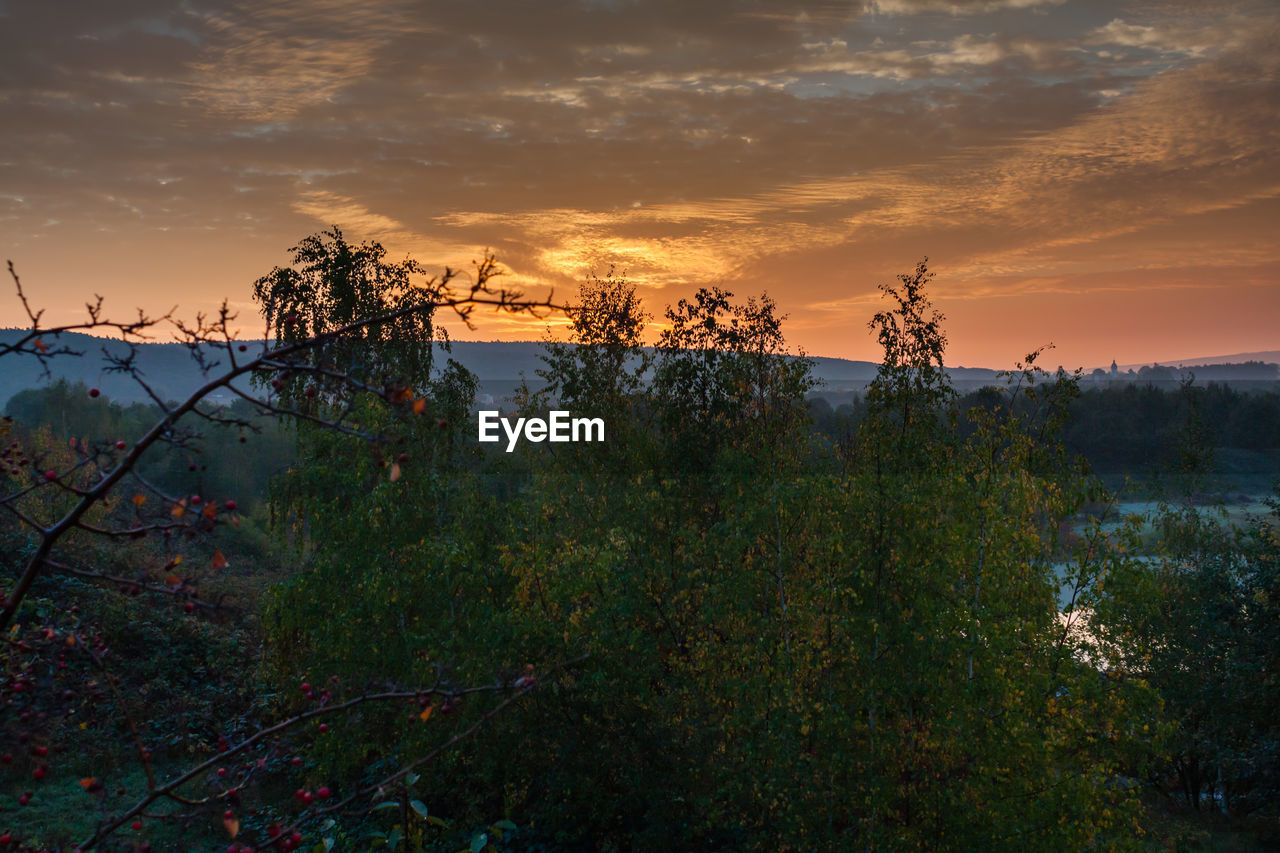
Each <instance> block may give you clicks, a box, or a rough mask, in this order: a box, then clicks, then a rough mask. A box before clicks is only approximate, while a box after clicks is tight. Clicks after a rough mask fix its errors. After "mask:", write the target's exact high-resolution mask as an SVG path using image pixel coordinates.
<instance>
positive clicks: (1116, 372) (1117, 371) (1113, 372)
mask: <svg viewBox="0 0 1280 853" xmlns="http://www.w3.org/2000/svg"><path fill="white" fill-rule="evenodd" d="M1119 375H1120V368H1118V367H1116V360H1115V359H1114V358H1113V359H1111V378H1112V379H1115V378H1116V377H1117V376H1119Z"/></svg>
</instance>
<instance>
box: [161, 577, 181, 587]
mask: <svg viewBox="0 0 1280 853" xmlns="http://www.w3.org/2000/svg"><path fill="white" fill-rule="evenodd" d="M164 582H165V583H167V584H169V585H170V586H182V579H181V578H180V577H178V576H177V575H169V577H167V578H165V579H164Z"/></svg>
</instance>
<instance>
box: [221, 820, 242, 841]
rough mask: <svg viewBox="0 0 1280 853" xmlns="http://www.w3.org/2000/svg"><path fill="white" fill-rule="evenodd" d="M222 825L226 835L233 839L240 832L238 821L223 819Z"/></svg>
mask: <svg viewBox="0 0 1280 853" xmlns="http://www.w3.org/2000/svg"><path fill="white" fill-rule="evenodd" d="M222 825H223V826H225V827H226V828H227V834H228V835H230V836H231V837H232V838H235V837H236V835H237V834H238V833H239V832H240V821H238V820H236V819H235V818H233V817H224V818H223V819H222Z"/></svg>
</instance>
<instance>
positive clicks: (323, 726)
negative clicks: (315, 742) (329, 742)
mask: <svg viewBox="0 0 1280 853" xmlns="http://www.w3.org/2000/svg"><path fill="white" fill-rule="evenodd" d="M327 731H329V724H328V723H321V724H320V734H324V733H325V732H327Z"/></svg>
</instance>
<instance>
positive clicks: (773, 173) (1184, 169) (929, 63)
mask: <svg viewBox="0 0 1280 853" xmlns="http://www.w3.org/2000/svg"><path fill="white" fill-rule="evenodd" d="M1277 44H1280V7H1277V6H1276V4H1274V3H1269V2H1225V3H1215V4H1203V3H1190V2H1184V3H1165V2H1113V0H1107V2H1102V0H1097V2H1075V0H1065V2H1061V1H1060V0H880V2H870V3H859V2H848V0H845V2H839V3H836V2H795V0H757V2H742V0H734V2H727V1H726V0H699V1H698V2H696V3H694V2H688V0H541V2H536V3H535V2H530V0H494V2H488V3H485V2H474V3H438V2H435V3H427V2H409V0H375V2H370V3H366V4H363V5H362V8H361V11H360V13H358V14H357V13H355V12H353V11H352V6H351V4H349V3H347V2H339V0H312V2H301V0H284V2H275V3H263V2H235V0H209V2H200V0H191V2H184V3H175V2H160V0H131V2H129V3H120V4H117V3H110V4H106V3H101V2H97V0H81V2H67V3H58V4H50V3H39V2H3V0H0V111H2V112H0V116H2V117H3V122H4V127H5V132H4V134H3V135H0V226H2V227H0V253H2V254H3V257H4V258H7V259H12V260H13V261H14V262H15V264H16V265H17V267H18V270H19V272H20V273H21V274H22V276H23V279H24V282H25V283H26V285H27V287H28V289H29V291H30V293H31V295H32V296H33V298H34V300H35V301H36V302H38V303H39V304H41V305H43V306H44V307H46V308H47V310H48V314H47V317H48V319H49V320H51V321H59V322H60V321H71V320H74V319H77V318H79V317H80V316H81V314H82V310H81V306H82V304H83V303H84V301H85V300H86V299H89V298H90V297H91V296H92V295H93V294H94V293H102V294H103V295H105V296H106V297H107V298H108V306H111V307H114V308H115V309H117V311H118V312H119V313H120V314H122V315H123V314H130V313H132V312H133V310H134V308H135V306H143V307H145V308H147V309H148V310H151V311H164V310H167V309H168V308H170V307H172V306H173V305H178V306H179V312H180V313H182V314H184V315H186V316H191V315H194V313H195V312H196V311H199V310H206V311H207V310H211V309H213V308H215V307H216V305H217V303H218V302H219V301H220V300H221V299H222V298H223V297H226V298H229V299H230V300H231V301H232V302H233V303H235V304H237V305H238V306H239V307H240V308H241V309H242V311H243V312H244V316H245V317H246V318H250V317H252V316H253V315H254V308H253V305H252V304H251V303H250V302H249V285H250V283H251V282H252V281H253V280H254V279H255V278H257V277H258V276H260V275H263V274H265V273H266V272H268V271H269V270H270V269H271V268H272V267H273V266H274V265H276V264H282V263H285V262H287V259H288V255H287V250H288V248H289V247H290V246H292V245H293V244H294V243H296V242H297V240H298V239H299V238H301V237H302V236H304V235H306V234H308V233H312V232H314V231H317V230H320V229H321V228H324V227H327V226H328V225H334V224H336V225H339V226H341V227H342V228H343V229H344V230H345V231H346V232H347V234H348V236H350V237H354V238H362V239H377V240H380V241H382V242H383V243H384V244H385V245H386V246H387V247H388V248H389V249H390V250H391V253H392V255H393V256H394V257H401V256H404V255H405V254H410V255H412V256H413V257H415V258H417V259H418V260H420V261H423V262H424V263H427V264H429V265H431V266H441V265H443V264H445V263H449V264H454V265H457V264H459V263H461V264H465V263H466V262H467V261H469V260H470V259H471V258H474V257H476V256H477V255H478V254H479V252H480V250H481V249H483V248H484V247H486V246H487V247H492V248H493V249H494V250H495V251H496V253H497V254H498V257H499V259H500V260H501V261H503V262H504V263H505V264H506V266H507V267H508V268H509V269H510V270H511V271H512V274H513V275H512V279H511V280H512V281H513V282H518V283H522V284H524V285H526V286H528V287H531V288H536V287H540V286H551V285H554V286H555V287H557V288H558V289H559V291H560V292H561V293H568V292H572V290H573V288H574V287H575V284H576V282H578V281H580V280H581V278H582V277H583V275H584V274H585V272H586V271H587V270H589V269H595V270H597V271H599V272H604V271H605V270H607V269H608V268H609V266H610V265H616V266H617V267H618V268H619V269H620V270H625V271H626V272H627V273H628V274H629V276H630V277H631V278H632V279H633V280H635V281H637V282H638V283H639V284H640V286H641V292H642V294H643V296H644V297H645V299H646V302H647V304H648V306H649V309H650V311H651V312H653V313H654V314H660V313H661V310H662V308H663V307H664V306H665V305H666V304H667V303H669V302H673V301H675V300H676V299H678V298H680V297H681V296H686V295H688V293H689V292H690V291H691V290H692V289H693V288H695V287H697V286H698V285H702V284H719V285H721V286H723V287H726V288H728V289H730V290H733V291H734V292H736V293H737V294H738V295H739V296H742V297H745V296H747V295H752V294H756V293H759V292H760V291H761V290H767V291H768V292H769V294H770V295H771V296H773V297H774V298H775V299H776V300H777V302H778V303H779V305H780V307H781V308H782V310H783V311H785V312H786V313H787V314H788V315H789V317H790V319H789V322H788V325H787V331H788V338H789V340H790V341H791V342H792V343H793V344H795V345H797V346H800V347H803V348H804V349H805V350H807V351H808V352H810V353H812V354H817V355H832V356H843V357H848V358H866V359H875V358H876V357H877V355H878V354H877V352H876V347H875V344H874V341H873V340H872V338H871V337H870V335H868V334H867V332H866V322H867V319H868V318H869V317H870V315H871V313H872V312H873V311H874V310H875V309H876V307H877V301H876V298H877V290H876V286H877V285H878V284H879V283H880V282H882V281H884V280H886V279H888V278H890V277H891V276H893V275H894V274H896V273H900V272H907V271H909V270H910V269H912V267H913V266H914V265H915V263H916V261H917V260H919V258H920V257H922V256H924V255H928V256H929V258H930V265H931V267H932V268H933V269H934V270H935V271H936V273H937V278H936V280H935V287H934V291H933V292H934V296H935V300H936V302H937V303H938V306H939V307H940V308H941V309H942V311H943V312H944V313H946V315H947V316H948V323H947V329H948V333H949V337H950V340H951V346H950V348H949V354H948V362H949V363H952V364H963V365H982V366H988V367H1005V366H1009V365H1010V364H1011V363H1012V362H1013V361H1014V360H1016V359H1017V358H1019V357H1020V356H1022V355H1023V354H1025V353H1026V352H1027V351H1028V350H1030V349H1033V348H1035V347H1038V346H1041V345H1044V344H1047V343H1050V342H1052V343H1054V344H1055V345H1056V352H1055V353H1054V354H1052V355H1051V356H1050V357H1049V359H1048V361H1050V362H1051V363H1053V364H1056V363H1063V364H1065V365H1067V366H1069V367H1074V366H1084V367H1094V366H1097V365H1100V364H1107V363H1109V362H1110V361H1111V359H1112V358H1115V359H1116V360H1117V361H1119V362H1120V363H1122V364H1124V363H1133V362H1143V361H1151V360H1161V361H1169V360H1174V359H1178V358H1183V357H1191V356H1200V355H1213V354H1219V353H1231V352H1244V351H1255V350H1268V349H1280V333H1278V332H1277V331H1276V330H1277V329H1280V249H1278V248H1277V241H1276V236H1277V233H1278V232H1280V228H1278V227H1277V226H1278V225H1280V153H1278V152H1280V121H1278V119H1280V51H1277V50H1276V49H1275V46H1276V45H1277ZM21 319H22V315H21V313H20V311H19V307H18V305H17V303H16V300H11V299H10V300H0V325H15V324H18V323H20V322H21ZM479 319H480V321H481V324H480V327H479V328H478V329H477V331H476V332H475V333H474V334H473V335H469V337H476V338H481V339H493V338H506V339H515V338H520V339H528V338H539V337H541V336H542V332H543V327H542V326H541V325H540V324H537V325H530V324H529V323H527V322H519V321H512V320H509V319H503V318H492V317H483V316H482V317H480V318H479ZM252 325H253V324H252V323H250V324H247V326H248V327H252Z"/></svg>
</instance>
